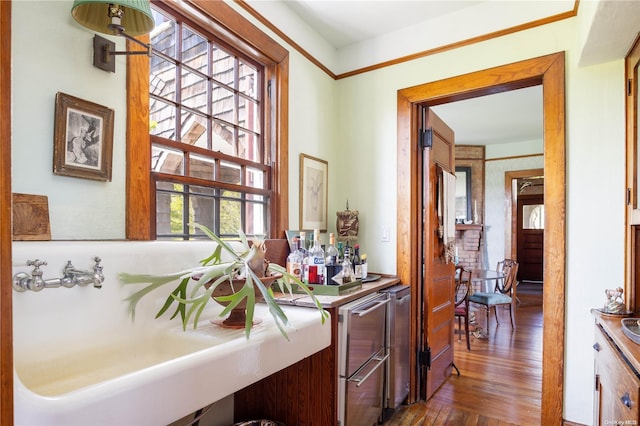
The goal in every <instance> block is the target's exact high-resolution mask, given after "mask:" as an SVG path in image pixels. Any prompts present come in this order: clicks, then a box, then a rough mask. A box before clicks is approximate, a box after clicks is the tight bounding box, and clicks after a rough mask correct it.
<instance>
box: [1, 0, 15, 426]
mask: <svg viewBox="0 0 640 426" xmlns="http://www.w3.org/2000/svg"><path fill="white" fill-rule="evenodd" d="M11 8H12V2H11V1H3V2H0V41H2V46H3V48H2V50H0V95H2V103H1V104H0V219H1V220H0V254H1V255H0V277H1V280H0V282H2V286H1V287H0V312H2V318H1V319H0V425H2V426H9V425H13V420H14V419H13V344H12V342H13V315H12V311H13V302H12V298H13V288H12V287H11V275H12V268H13V266H12V264H11V259H12V254H11V251H12V237H11V215H12V213H11V46H12V44H11Z"/></svg>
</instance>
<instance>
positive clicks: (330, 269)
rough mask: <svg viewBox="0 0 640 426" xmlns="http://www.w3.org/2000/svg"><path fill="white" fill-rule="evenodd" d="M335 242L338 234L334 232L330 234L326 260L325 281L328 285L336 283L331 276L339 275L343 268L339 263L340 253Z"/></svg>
mask: <svg viewBox="0 0 640 426" xmlns="http://www.w3.org/2000/svg"><path fill="white" fill-rule="evenodd" d="M335 244H336V234H334V233H333V232H332V233H330V234H329V247H327V252H326V256H325V262H324V282H325V284H328V285H332V284H334V282H333V280H332V279H331V278H333V277H335V276H336V275H338V274H339V273H340V269H341V268H342V266H341V265H340V263H338V257H339V253H338V249H337V248H336V245H335Z"/></svg>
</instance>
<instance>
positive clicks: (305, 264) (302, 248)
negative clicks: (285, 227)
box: [298, 231, 309, 284]
mask: <svg viewBox="0 0 640 426" xmlns="http://www.w3.org/2000/svg"><path fill="white" fill-rule="evenodd" d="M306 238H307V233H306V232H305V231H300V245H299V246H298V251H299V252H300V255H301V257H302V270H301V271H300V276H301V277H302V278H301V279H302V282H303V283H305V284H309V253H308V252H307V249H306V247H307V245H306Z"/></svg>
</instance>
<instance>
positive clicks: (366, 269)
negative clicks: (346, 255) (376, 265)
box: [360, 253, 369, 279]
mask: <svg viewBox="0 0 640 426" xmlns="http://www.w3.org/2000/svg"><path fill="white" fill-rule="evenodd" d="M360 260H361V261H362V266H361V275H362V277H361V278H362V279H365V278H367V275H369V266H368V265H367V255H366V254H364V253H363V254H361V255H360Z"/></svg>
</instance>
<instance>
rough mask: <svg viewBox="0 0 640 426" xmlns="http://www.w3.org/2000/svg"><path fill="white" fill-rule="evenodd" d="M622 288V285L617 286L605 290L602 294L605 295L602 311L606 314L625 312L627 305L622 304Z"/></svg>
mask: <svg viewBox="0 0 640 426" xmlns="http://www.w3.org/2000/svg"><path fill="white" fill-rule="evenodd" d="M623 293H624V290H623V289H622V287H618V288H616V289H612V290H605V291H604V294H605V295H606V296H607V301H606V303H605V305H604V309H603V311H604V312H605V313H607V314H621V313H626V312H627V307H626V305H625V304H624V298H623V297H622V294H623Z"/></svg>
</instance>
